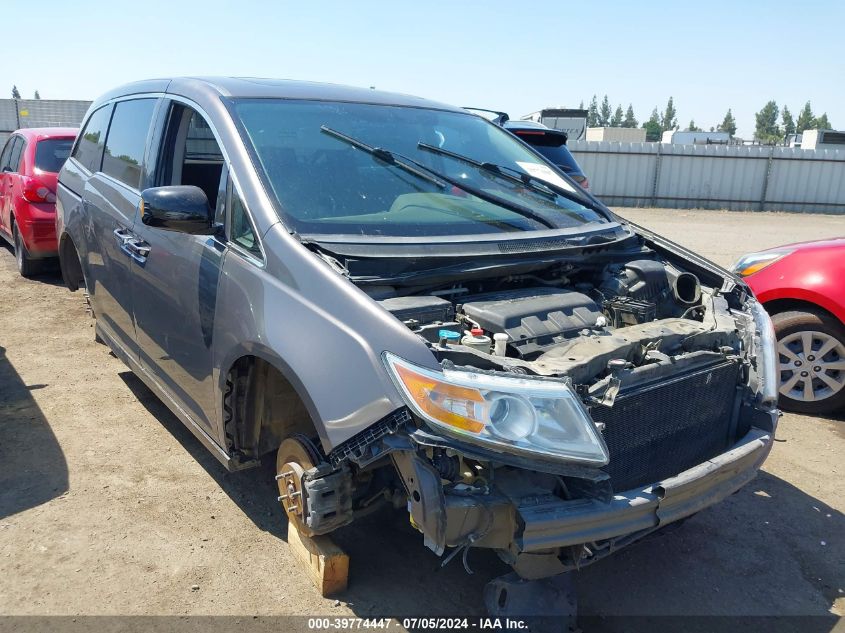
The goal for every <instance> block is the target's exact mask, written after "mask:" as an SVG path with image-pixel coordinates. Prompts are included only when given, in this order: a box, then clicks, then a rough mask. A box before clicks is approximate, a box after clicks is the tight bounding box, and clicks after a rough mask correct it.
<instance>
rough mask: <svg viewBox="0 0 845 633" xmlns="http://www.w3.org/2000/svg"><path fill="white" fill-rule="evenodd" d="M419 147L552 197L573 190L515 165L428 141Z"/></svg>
mask: <svg viewBox="0 0 845 633" xmlns="http://www.w3.org/2000/svg"><path fill="white" fill-rule="evenodd" d="M417 147H419V148H420V149H424V150H426V151H429V152H432V153H434V154H440V155H442V156H448V157H449V158H454V159H455V160H459V161H461V162H464V163H467V164H469V165H472V166H473V167H477V168H478V169H481V170H483V171H486V172H490V173H492V174H496V175H497V176H500V177H502V178H504V179H505V180H510V181H511V182H514V183H518V184H521V185H525V186H528V187H531V188H532V189H533V190H534V191H536V192H538V193H541V194H544V195H546V196H548V197H549V198H552V199H553V198H555V197H556V196H558V195H563V196H564V197H566V198H570V197H571V196H570V195H569V194H570V193H571V192H569V191H567V190H566V189H564V188H563V187H559V186H557V185H553V184H549V183H547V182H546V181H545V180H543V179H542V178H538V177H537V176H532V175H531V174H527V173H525V172H522V171H519V170H518V169H514V168H513V167H505V166H504V165H497V164H496V163H484V162H482V161H480V160H476V159H474V158H470V157H469V156H464V155H463V154H458V153H456V152H450V151H449V150H447V149H443V148H442V147H435V146H434V145H429V144H428V143H422V142H420V143H417Z"/></svg>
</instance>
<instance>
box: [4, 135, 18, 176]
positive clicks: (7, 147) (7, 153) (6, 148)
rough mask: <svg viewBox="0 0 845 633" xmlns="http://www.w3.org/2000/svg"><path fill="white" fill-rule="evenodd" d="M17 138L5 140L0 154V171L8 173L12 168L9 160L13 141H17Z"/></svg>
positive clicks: (12, 137)
mask: <svg viewBox="0 0 845 633" xmlns="http://www.w3.org/2000/svg"><path fill="white" fill-rule="evenodd" d="M17 138H18V137H17V136H10V137H9V138H8V139H7V140H6V144H5V145H4V146H3V153H2V154H0V170H1V171H8V170H9V169H11V167H12V161H11V160H9V159H10V158H11V157H12V147H14V145H15V140H17Z"/></svg>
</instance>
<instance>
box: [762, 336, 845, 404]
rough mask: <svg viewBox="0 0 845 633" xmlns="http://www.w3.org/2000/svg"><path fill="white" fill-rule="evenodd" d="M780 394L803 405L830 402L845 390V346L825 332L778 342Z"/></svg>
mask: <svg viewBox="0 0 845 633" xmlns="http://www.w3.org/2000/svg"><path fill="white" fill-rule="evenodd" d="M778 354H779V357H780V360H779V369H780V393H781V395H784V396H786V397H788V398H791V399H793V400H797V401H800V402H817V401H819V400H826V399H827V398H831V397H833V396H835V395H836V394H838V393H839V392H840V391H842V389H843V388H845V343H843V342H842V341H840V340H839V339H837V338H836V337H834V336H831V335H830V334H826V333H824V332H819V331H814V330H805V331H801V332H793V333H792V334H788V335H786V336H784V337H783V338H782V339H780V341H778Z"/></svg>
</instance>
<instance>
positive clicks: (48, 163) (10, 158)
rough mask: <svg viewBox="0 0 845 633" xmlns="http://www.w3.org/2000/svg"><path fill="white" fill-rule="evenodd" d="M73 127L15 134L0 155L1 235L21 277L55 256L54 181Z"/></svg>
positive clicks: (65, 154) (21, 131)
mask: <svg viewBox="0 0 845 633" xmlns="http://www.w3.org/2000/svg"><path fill="white" fill-rule="evenodd" d="M78 131H79V130H77V129H76V128H60V127H48V128H28V129H21V130H17V131H16V132H14V133H13V134H12V135H11V136H10V137H9V140H8V141H6V145H5V146H4V147H3V152H2V154H0V236H2V237H3V238H5V239H6V240H7V241H8V242H9V243H10V244H12V246H14V248H15V258H16V259H17V263H18V270H19V271H20V273H21V275H23V276H24V277H29V276H30V275H33V274H35V273H36V272H38V269H39V268H40V263H41V261H40V260H43V259H45V258H48V257H56V255H57V254H58V249H57V246H56V180H57V178H58V172H59V170H60V169H61V168H62V165H63V164H64V162H65V159H67V157H68V156H70V150H71V147H72V146H73V141H74V139H75V138H76V134H77V132H78Z"/></svg>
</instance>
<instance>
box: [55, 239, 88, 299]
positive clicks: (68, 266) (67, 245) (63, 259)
mask: <svg viewBox="0 0 845 633" xmlns="http://www.w3.org/2000/svg"><path fill="white" fill-rule="evenodd" d="M59 268H60V269H61V271H62V279H63V280H64V282H65V285H66V286H67V288H68V290H70V291H71V292H74V291H76V290H79V289H80V288H82V287H84V286H85V278H84V276H83V273H82V264H81V263H80V261H79V253H78V252H77V250H76V244H74V243H73V239H71V237H70V236H69V235H68V234H66V233H65V234H64V235H62V239H61V240H60V242H59Z"/></svg>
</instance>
